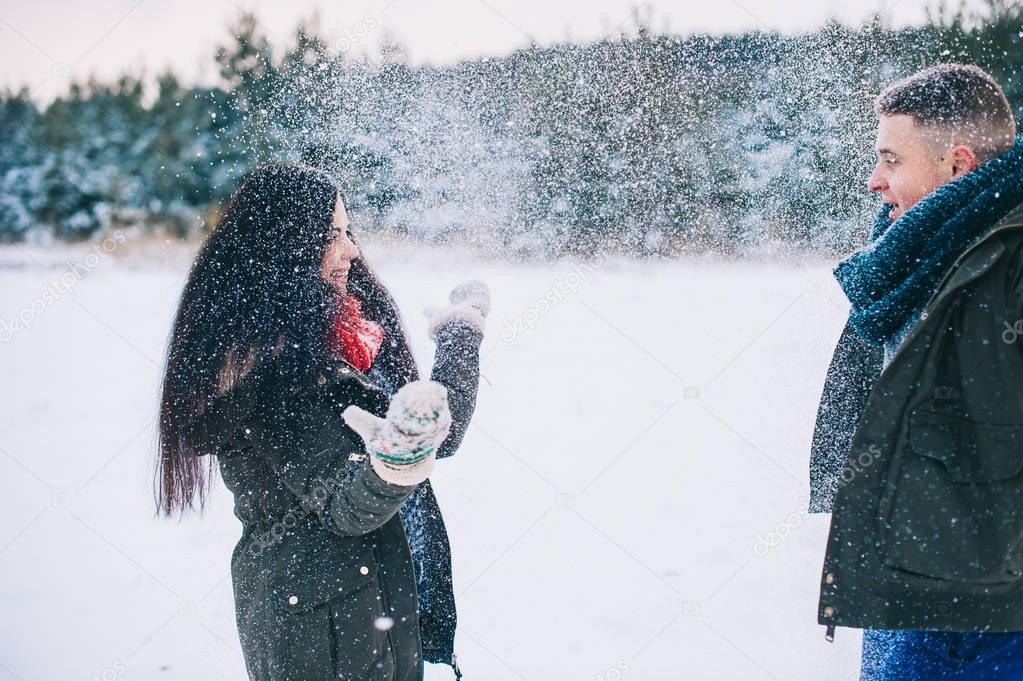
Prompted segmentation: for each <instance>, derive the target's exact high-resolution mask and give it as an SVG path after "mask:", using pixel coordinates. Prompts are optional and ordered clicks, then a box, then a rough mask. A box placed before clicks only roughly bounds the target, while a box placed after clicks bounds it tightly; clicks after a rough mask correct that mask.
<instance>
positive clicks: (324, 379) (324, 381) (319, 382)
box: [316, 376, 327, 385]
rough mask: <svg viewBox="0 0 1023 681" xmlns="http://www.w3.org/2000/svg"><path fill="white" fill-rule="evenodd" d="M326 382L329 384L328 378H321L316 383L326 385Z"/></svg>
mask: <svg viewBox="0 0 1023 681" xmlns="http://www.w3.org/2000/svg"><path fill="white" fill-rule="evenodd" d="M326 382H327V377H326V376H320V377H318V378H317V379H316V383H317V384H319V385H324V384H325V383H326Z"/></svg>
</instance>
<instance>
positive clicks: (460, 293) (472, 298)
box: [423, 279, 490, 340]
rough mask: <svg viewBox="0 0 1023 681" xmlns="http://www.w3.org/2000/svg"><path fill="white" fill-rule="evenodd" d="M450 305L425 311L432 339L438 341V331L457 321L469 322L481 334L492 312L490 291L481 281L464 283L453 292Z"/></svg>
mask: <svg viewBox="0 0 1023 681" xmlns="http://www.w3.org/2000/svg"><path fill="white" fill-rule="evenodd" d="M448 300H449V304H448V305H446V306H444V307H432V306H431V307H427V308H426V309H424V310H423V313H424V314H425V315H426V319H427V321H428V322H429V324H430V327H429V328H430V338H432V339H433V340H437V330H438V329H440V327H442V326H444V325H445V324H447V323H448V322H451V321H454V320H456V319H458V320H461V321H464V322H468V323H469V324H471V325H472V326H473V328H475V329H476V330H477V331H479V332H480V333H483V327H484V324H485V322H486V316H487V313H489V312H490V289H489V288H488V287H487V285H486V283H485V282H483V281H480V280H479V279H473V280H471V281H466V282H462V283H461V284H459V285H458V286H456V287H455V288H453V289H452V290H451V294H450V295H449V296H448Z"/></svg>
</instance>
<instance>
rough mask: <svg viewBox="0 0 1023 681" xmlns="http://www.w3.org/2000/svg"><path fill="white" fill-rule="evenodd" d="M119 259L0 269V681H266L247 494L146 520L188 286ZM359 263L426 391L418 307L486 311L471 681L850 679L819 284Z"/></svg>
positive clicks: (824, 284)
mask: <svg viewBox="0 0 1023 681" xmlns="http://www.w3.org/2000/svg"><path fill="white" fill-rule="evenodd" d="M127 249H128V246H127V245H125V246H122V247H120V249H119V252H118V253H115V254H114V255H111V256H106V255H104V256H99V255H97V256H96V257H94V258H92V259H91V260H90V261H89V262H91V266H90V264H89V263H88V262H86V256H87V254H88V253H90V252H93V251H87V250H80V249H78V250H74V249H72V250H66V251H63V252H54V251H52V250H44V249H38V248H37V249H35V250H25V249H21V248H18V247H5V248H3V249H0V324H7V325H8V326H6V327H5V326H0V341H2V342H0V376H2V378H3V381H4V386H5V389H4V390H3V391H2V393H0V394H2V397H0V512H2V516H0V611H2V612H3V616H2V617H0V681H15V680H17V681H36V680H39V681H51V680H55V679H62V680H68V679H76V678H80V679H103V680H105V681H110V680H112V679H124V680H126V681H127V680H129V679H145V680H147V681H149V680H155V679H188V680H194V681H209V680H211V679H232V680H241V679H244V678H245V671H244V665H243V662H242V658H241V654H240V652H239V645H238V639H237V632H236V629H235V623H234V611H233V602H232V596H231V583H230V577H229V555H230V553H231V550H232V548H233V546H234V542H235V541H236V539H237V537H238V534H239V529H240V526H239V523H238V522H237V520H236V519H235V518H234V516H233V515H232V514H231V499H230V495H229V494H228V493H227V492H226V490H224V488H223V486H222V483H221V482H220V481H219V480H217V481H216V484H217V490H216V493H215V494H214V498H213V503H212V506H211V508H209V509H208V511H207V514H206V515H205V517H203V518H198V517H187V518H186V519H185V520H183V521H181V522H177V521H173V520H161V519H157V518H155V517H154V512H153V503H152V488H151V474H152V470H153V459H154V446H155V429H154V417H155V413H156V406H157V403H158V392H157V391H158V385H159V378H160V369H161V364H162V359H163V353H164V348H165V344H166V340H167V334H168V330H169V325H170V319H171V316H172V314H173V311H174V307H175V304H176V302H177V297H178V295H179V293H180V291H181V287H182V284H183V282H184V278H185V275H186V272H187V258H182V257H181V255H180V254H178V256H176V257H168V258H166V259H165V260H161V258H160V257H156V258H154V257H151V256H150V257H142V256H140V255H129V256H127V257H122V253H121V252H120V250H123V251H126V250H127ZM367 250H369V255H370V256H372V257H373V260H374V262H375V263H376V266H377V269H378V270H379V271H380V273H381V275H382V277H383V278H384V280H385V282H386V283H387V284H388V285H389V286H390V288H391V289H392V291H393V292H394V294H395V296H396V298H397V300H398V302H399V305H400V306H401V307H402V309H403V310H404V313H405V317H406V320H407V323H408V327H409V331H410V334H411V337H412V339H413V342H414V344H415V346H416V349H417V352H418V355H419V358H420V361H421V366H422V367H423V368H424V369H425V368H427V367H428V366H429V361H430V358H431V356H432V355H431V353H432V345H431V343H430V341H429V339H428V338H427V336H426V331H425V320H424V319H423V318H422V315H421V314H420V309H421V308H422V307H423V306H424V305H427V304H433V303H438V302H441V301H442V300H444V299H445V297H446V294H447V291H448V290H449V288H450V287H451V286H452V285H453V284H455V283H456V282H458V281H459V280H461V279H463V278H467V277H482V278H484V279H486V280H487V281H488V282H489V284H490V286H491V289H492V292H493V295H494V308H493V312H492V314H491V321H490V327H489V329H488V336H487V339H486V340H485V342H484V349H483V355H484V359H483V373H484V375H485V380H484V381H483V384H482V386H481V391H480V396H479V402H478V407H477V411H476V416H475V419H474V424H473V427H472V428H471V430H470V432H469V434H468V436H467V437H466V440H465V443H464V445H463V447H462V449H461V451H460V452H459V454H458V455H457V456H456V457H455V458H454V459H451V460H448V461H445V462H443V463H441V464H439V465H438V467H437V469H436V472H435V474H434V477H433V480H434V485H435V486H436V489H437V494H438V497H439V499H440V502H441V505H442V507H443V510H444V513H445V518H446V520H447V524H448V529H449V532H450V535H451V540H452V544H453V550H454V557H453V558H454V570H455V586H456V593H457V598H458V606H459V613H460V621H459V635H458V639H457V652H458V655H459V659H460V662H461V664H462V667H463V670H464V671H465V675H466V676H465V678H466V681H482V680H484V679H485V680H487V681H502V680H505V679H508V680H513V679H518V680H520V681H521V680H523V679H524V680H528V681H554V680H561V679H596V680H607V681H621V680H630V679H635V680H637V681H639V680H643V681H647V680H650V681H653V680H661V679H687V680H688V679H695V680H699V681H703V680H710V679H733V680H742V681H757V680H761V679H764V680H767V679H776V680H782V681H797V680H803V679H805V680H807V681H809V680H813V681H825V680H828V679H836V680H837V679H855V678H856V676H857V672H858V666H859V665H858V652H859V640H860V635H859V632H856V631H852V630H846V629H842V630H839V632H838V637H837V641H836V642H835V643H833V644H828V643H826V642H825V641H824V632H823V628H822V627H820V626H818V625H817V624H816V598H817V583H818V577H819V568H820V564H821V560H822V557H823V547H824V541H825V536H826V532H827V519H826V518H824V517H819V516H807V515H806V514H805V512H804V509H805V499H806V494H807V480H806V468H807V457H808V450H809V442H810V437H811V431H812V427H813V418H814V415H815V413H816V407H817V399H818V397H819V395H820V388H821V385H822V382H823V378H824V374H825V371H826V368H827V362H828V360H829V358H830V350H831V348H832V347H833V344H834V341H835V340H836V339H837V337H838V333H839V331H840V329H841V326H842V323H843V321H844V318H845V312H846V309H847V307H846V303H845V301H844V298H843V297H842V295H841V293H840V292H839V291H838V289H837V286H836V285H835V284H834V282H833V281H832V280H831V278H830V276H829V274H828V267H827V264H826V263H813V264H806V265H800V264H798V263H795V264H788V265H766V264H751V263H743V264H728V263H717V264H714V263H697V262H691V261H680V262H671V263H655V264H649V263H647V264H643V263H627V262H606V263H603V264H601V265H599V266H598V267H596V268H594V269H592V270H587V269H586V268H581V267H578V266H573V265H572V264H571V263H567V262H566V263H559V264H555V265H508V264H499V263H492V262H486V261H483V260H476V259H472V258H465V257H461V256H458V255H445V254H444V253H443V252H437V251H429V252H428V253H419V254H416V253H414V252H409V251H403V252H402V254H401V255H396V254H394V253H391V252H389V251H388V250H387V249H384V248H380V247H378V248H370V249H367ZM68 260H73V261H76V262H79V263H81V264H82V265H83V266H79V267H76V271H77V272H78V274H77V275H76V276H75V277H66V276H65V277H64V284H63V285H60V286H58V285H57V282H60V281H61V276H62V273H63V272H65V271H66V262H67V261H68ZM19 315H23V316H24V319H26V320H27V321H28V328H18V329H13V328H12V327H11V325H10V322H11V320H12V319H13V318H15V317H18V316H19ZM427 678H428V679H431V680H436V679H447V678H451V675H450V674H449V673H448V670H447V668H446V667H431V668H430V669H429V670H428V673H427Z"/></svg>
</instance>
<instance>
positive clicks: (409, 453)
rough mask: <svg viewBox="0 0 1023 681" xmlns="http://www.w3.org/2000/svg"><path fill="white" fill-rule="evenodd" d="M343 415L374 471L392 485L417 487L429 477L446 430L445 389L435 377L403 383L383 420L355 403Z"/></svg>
mask: <svg viewBox="0 0 1023 681" xmlns="http://www.w3.org/2000/svg"><path fill="white" fill-rule="evenodd" d="M343 416H344V419H345V423H347V424H348V426H349V427H350V428H351V429H352V430H354V431H355V432H356V433H358V434H359V435H360V436H361V437H362V439H363V441H364V442H365V443H366V451H367V452H368V453H369V456H370V464H371V465H372V466H373V470H375V471H376V473H377V475H379V476H380V477H381V478H382V479H383V480H385V481H387V482H390V483H392V484H395V485H403V486H410V485H418V484H419V483H421V482H422V481H423V480H426V479H427V478H428V477H430V473H431V471H432V470H433V463H434V460H435V459H436V456H437V450H438V449H439V448H440V445H441V443H443V442H444V440H445V439H446V438H447V436H448V433H449V431H450V430H451V410H450V409H449V407H448V395H447V388H445V387H444V386H443V385H441V384H440V383H437V382H435V381H412V382H411V383H407V384H406V385H404V386H402V388H401V389H399V390H398V392H396V393H395V394H394V397H393V398H391V404H390V406H389V407H388V409H387V418H384V419H382V418H379V417H378V416H375V415H373V414H371V413H369V412H368V411H366V410H365V409H362V408H361V407H357V406H355V405H352V406H350V407H348V408H347V409H345V410H344V414H343Z"/></svg>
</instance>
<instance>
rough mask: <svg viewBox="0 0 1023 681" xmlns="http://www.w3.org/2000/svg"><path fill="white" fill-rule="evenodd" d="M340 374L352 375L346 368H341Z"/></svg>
mask: <svg viewBox="0 0 1023 681" xmlns="http://www.w3.org/2000/svg"><path fill="white" fill-rule="evenodd" d="M341 373H342V374H350V373H352V370H351V369H349V368H348V367H341Z"/></svg>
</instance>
